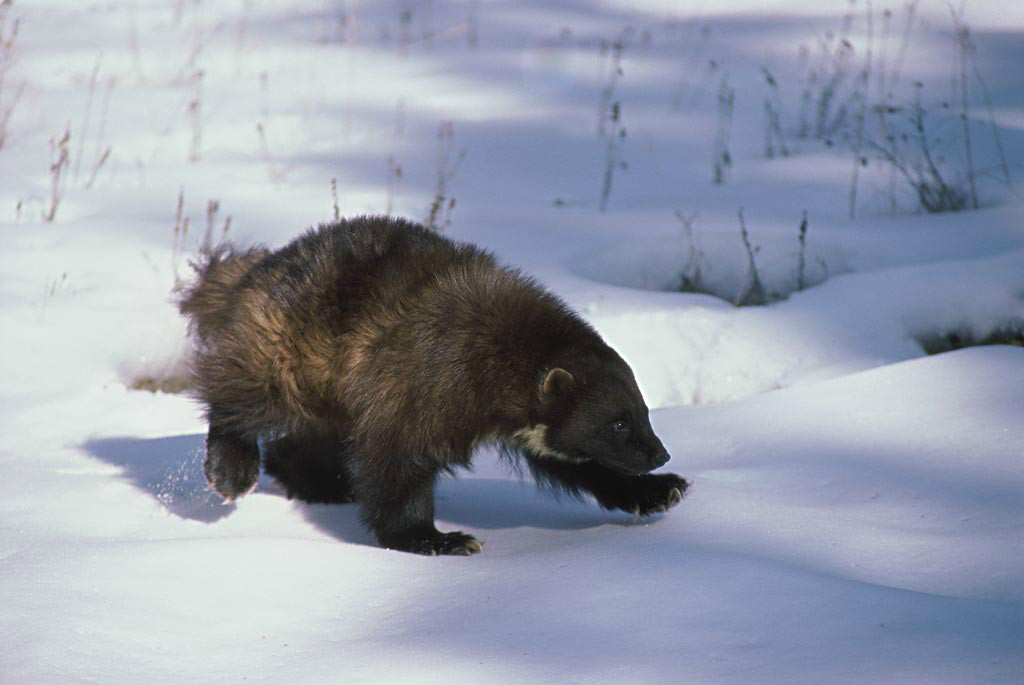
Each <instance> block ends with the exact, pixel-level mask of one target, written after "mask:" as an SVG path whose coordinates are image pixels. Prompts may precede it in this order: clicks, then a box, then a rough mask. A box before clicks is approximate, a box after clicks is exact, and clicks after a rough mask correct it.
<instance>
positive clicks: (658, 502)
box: [615, 473, 690, 516]
mask: <svg viewBox="0 0 1024 685" xmlns="http://www.w3.org/2000/svg"><path fill="white" fill-rule="evenodd" d="M689 488H690V483H689V481H687V480H686V479H685V478H681V477H679V476H677V475H676V474H674V473H660V474H657V475H644V476H636V477H635V479H631V481H630V482H629V483H628V485H626V486H625V488H624V490H623V492H622V493H621V495H620V497H619V499H618V501H617V502H616V504H615V508H617V509H621V510H623V511H628V512H629V513H630V514H633V515H634V516H651V515H652V514H659V513H661V512H663V511H668V510H669V509H671V508H672V507H674V506H675V505H677V504H679V503H680V502H681V501H683V497H685V496H686V493H687V491H688V490H689Z"/></svg>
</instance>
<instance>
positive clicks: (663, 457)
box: [651, 450, 672, 469]
mask: <svg viewBox="0 0 1024 685" xmlns="http://www.w3.org/2000/svg"><path fill="white" fill-rule="evenodd" d="M671 458H672V457H670V456H669V454H668V452H666V451H665V450H662V451H661V452H659V453H657V454H655V455H654V456H653V457H651V468H652V469H656V468H658V467H661V466H664V465H665V464H667V463H668V460H669V459H671Z"/></svg>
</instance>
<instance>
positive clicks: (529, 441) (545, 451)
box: [512, 423, 586, 464]
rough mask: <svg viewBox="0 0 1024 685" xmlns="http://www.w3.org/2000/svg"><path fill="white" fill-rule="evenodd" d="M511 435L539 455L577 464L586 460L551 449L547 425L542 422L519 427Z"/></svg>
mask: <svg viewBox="0 0 1024 685" xmlns="http://www.w3.org/2000/svg"><path fill="white" fill-rule="evenodd" d="M512 437H513V438H514V439H515V440H517V441H518V442H519V443H520V444H521V445H522V446H523V447H524V448H526V449H528V450H529V451H530V452H532V453H533V454H536V455H537V456H540V457H548V458H550V459H557V460H559V461H567V462H570V463H573V464H579V463H582V462H584V461H586V459H580V458H578V457H570V456H569V455H568V454H565V453H563V452H559V451H558V450H553V449H551V447H549V446H548V427H547V426H546V425H545V424H543V423H538V424H536V425H533V426H527V427H526V428H520V429H519V430H517V431H516V432H515V433H513V434H512Z"/></svg>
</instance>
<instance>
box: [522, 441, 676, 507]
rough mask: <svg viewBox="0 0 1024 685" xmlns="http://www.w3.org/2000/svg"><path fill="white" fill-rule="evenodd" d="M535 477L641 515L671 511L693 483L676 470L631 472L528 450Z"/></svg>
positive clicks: (605, 505)
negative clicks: (634, 474) (671, 471)
mask: <svg viewBox="0 0 1024 685" xmlns="http://www.w3.org/2000/svg"><path fill="white" fill-rule="evenodd" d="M526 460H527V464H528V465H529V467H530V471H531V472H532V473H533V476H534V478H535V479H536V480H537V481H539V482H540V483H542V484H545V485H548V486H551V487H554V488H556V489H559V490H563V491H565V492H567V493H569V494H571V495H577V496H578V495H581V494H584V493H589V494H591V495H593V496H594V498H595V499H596V500H597V503H598V504H600V505H601V506H602V507H604V508H605V509H621V510H622V511H628V512H629V513H631V514H636V515H639V516H649V515H651V514H657V513H659V512H662V511H668V510H669V509H671V508H672V507H674V506H675V505H677V504H679V502H680V501H682V499H683V497H684V496H685V495H686V491H687V489H688V488H689V487H690V483H689V482H688V481H687V480H686V479H685V478H680V477H679V476H677V475H675V474H674V473H658V474H650V473H649V474H643V475H637V476H633V475H629V474H623V473H619V472H618V471H614V470H612V469H610V468H608V467H606V466H601V465H600V464H597V463H594V462H591V461H587V462H582V463H576V462H568V461H562V460H559V459H557V458H553V457H547V456H539V455H536V454H532V453H529V452H528V453H526Z"/></svg>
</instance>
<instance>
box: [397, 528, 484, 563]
mask: <svg viewBox="0 0 1024 685" xmlns="http://www.w3.org/2000/svg"><path fill="white" fill-rule="evenodd" d="M380 543H381V546H383V547H387V548H388V549H397V550H400V551H402V552H412V553H413V554H423V555H426V556H438V555H441V554H454V555H458V556H467V557H468V556H469V555H471V554H478V553H479V552H480V550H481V549H482V547H483V543H481V542H480V541H479V540H477V539H476V538H475V537H473V536H472V535H467V534H466V533H460V532H452V533H442V532H440V531H438V530H434V531H432V532H426V531H421V532H414V533H406V534H402V535H393V536H389V537H387V538H385V539H383V540H381V541H380Z"/></svg>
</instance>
